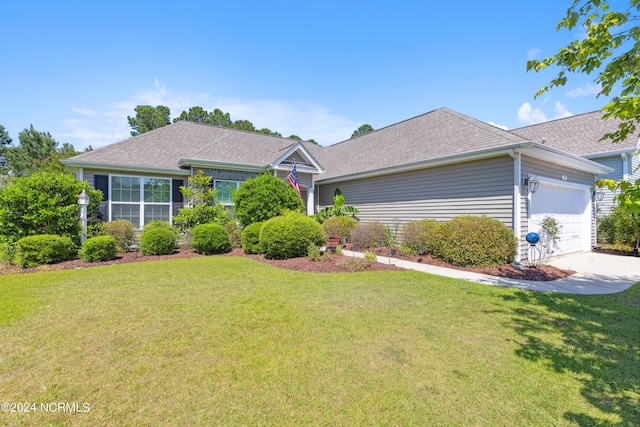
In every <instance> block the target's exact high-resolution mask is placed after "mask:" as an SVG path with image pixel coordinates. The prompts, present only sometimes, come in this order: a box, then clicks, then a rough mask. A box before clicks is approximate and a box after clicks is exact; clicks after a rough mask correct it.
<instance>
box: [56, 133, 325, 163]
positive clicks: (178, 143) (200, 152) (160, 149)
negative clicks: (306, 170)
mask: <svg viewBox="0 0 640 427" xmlns="http://www.w3.org/2000/svg"><path fill="white" fill-rule="evenodd" d="M297 143H298V141H294V140H291V139H287V138H282V137H274V136H269V135H264V134H259V133H254V132H245V131H241V130H236V129H228V128H223V127H217V126H210V125H205V124H201V123H193V122H187V121H180V122H177V123H173V124H171V125H168V126H164V127H162V128H159V129H155V130H152V131H150V132H145V133H143V134H141V135H137V136H134V137H132V138H129V139H126V140H124V141H120V142H116V143H114V144H110V145H107V146H105V147H102V148H98V149H96V150H93V151H89V152H87V153H83V154H80V155H78V156H75V157H73V158H71V159H68V160H67V161H65V163H67V164H70V165H79V164H84V165H85V166H88V165H90V164H94V165H101V166H108V165H117V166H119V167H131V168H132V169H144V168H149V169H156V170H158V169H166V170H169V171H170V170H175V171H181V168H180V164H179V160H180V159H190V160H202V161H216V162H220V163H230V164H239V165H245V166H255V167H265V166H267V165H269V164H271V163H272V162H274V161H276V160H277V159H278V158H279V157H281V156H282V155H283V153H285V152H286V151H287V150H288V149H290V148H292V147H293V146H294V145H296V144H297ZM302 145H303V146H304V147H305V148H306V149H310V148H311V147H310V146H312V145H314V144H311V143H306V142H303V143H302ZM315 151H317V150H315Z"/></svg>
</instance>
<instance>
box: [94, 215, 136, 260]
mask: <svg viewBox="0 0 640 427" xmlns="http://www.w3.org/2000/svg"><path fill="white" fill-rule="evenodd" d="M102 233H103V234H104V235H106V236H111V237H113V238H114V239H116V245H117V247H118V252H126V251H127V246H128V245H132V244H134V243H135V240H136V230H135V228H134V227H133V224H132V223H131V222H130V221H127V220H126V219H116V220H113V221H109V222H105V223H104V224H103V225H102Z"/></svg>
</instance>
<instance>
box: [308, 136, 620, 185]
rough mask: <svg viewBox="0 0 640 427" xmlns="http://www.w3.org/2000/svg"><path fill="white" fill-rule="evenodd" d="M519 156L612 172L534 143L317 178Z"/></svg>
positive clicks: (351, 177)
mask: <svg viewBox="0 0 640 427" xmlns="http://www.w3.org/2000/svg"><path fill="white" fill-rule="evenodd" d="M514 152H516V153H520V152H521V153H523V154H525V155H527V156H530V157H532V158H537V159H541V160H544V161H548V162H551V163H554V164H558V165H563V166H567V167H571V168H573V169H576V170H579V171H583V172H589V173H598V174H605V173H611V172H613V169H612V168H610V167H608V166H604V165H601V164H599V163H596V162H593V161H591V160H587V159H584V158H582V157H579V156H574V155H573V154H569V153H565V152H563V151H559V150H554V149H552V148H549V147H545V146H542V145H540V144H536V143H534V142H521V143H517V144H512V145H509V146H505V147H499V148H489V149H486V150H480V151H475V152H473V153H467V154H453V155H450V156H445V157H439V158H436V159H430V160H424V161H419V162H413V163H403V164H401V165H397V166H390V167H386V168H380V169H375V170H369V171H363V172H357V173H353V174H347V175H340V176H335V177H333V178H326V179H322V178H320V183H319V184H321V185H324V184H334V183H338V182H344V181H351V180H354V179H363V178H371V177H375V176H381V175H387V174H391V173H398V172H408V171H412V170H418V169H425V168H432V167H436V166H445V165H450V164H456V163H462V162H469V161H473V160H481V159H488V158H492V157H499V156H504V155H511V154H510V153H514Z"/></svg>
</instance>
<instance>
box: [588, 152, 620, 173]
mask: <svg viewBox="0 0 640 427" xmlns="http://www.w3.org/2000/svg"><path fill="white" fill-rule="evenodd" d="M589 160H592V161H594V162H596V163H600V164H601V165H605V166H608V167H610V168H612V169H613V172H611V173H607V174H602V175H598V179H622V171H623V165H622V157H621V156H620V155H619V154H618V155H616V156H610V157H595V158H592V159H589Z"/></svg>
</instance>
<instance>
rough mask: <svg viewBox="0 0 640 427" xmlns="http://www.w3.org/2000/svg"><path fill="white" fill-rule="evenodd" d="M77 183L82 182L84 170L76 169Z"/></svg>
mask: <svg viewBox="0 0 640 427" xmlns="http://www.w3.org/2000/svg"><path fill="white" fill-rule="evenodd" d="M78 181H84V169H83V168H78Z"/></svg>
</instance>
